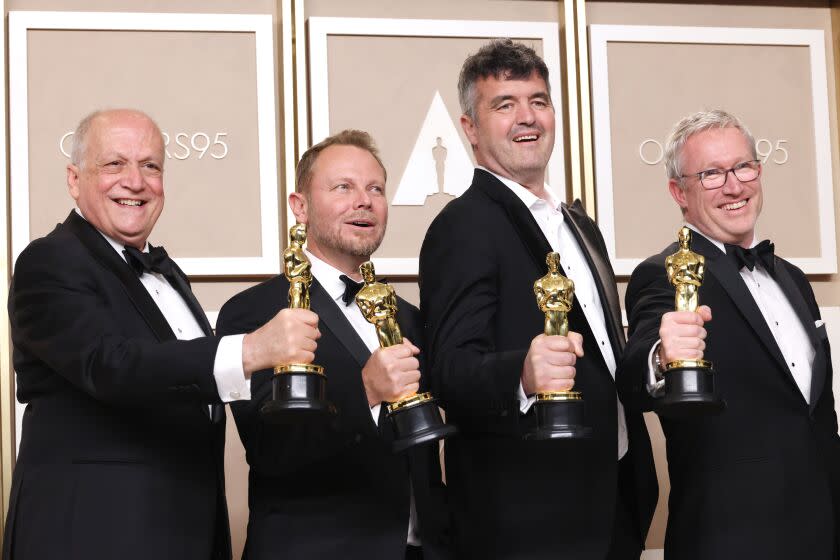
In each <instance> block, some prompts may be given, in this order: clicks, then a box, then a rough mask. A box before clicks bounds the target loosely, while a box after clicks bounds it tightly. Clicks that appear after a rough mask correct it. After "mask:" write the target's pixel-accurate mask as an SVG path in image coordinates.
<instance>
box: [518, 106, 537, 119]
mask: <svg viewBox="0 0 840 560" xmlns="http://www.w3.org/2000/svg"><path fill="white" fill-rule="evenodd" d="M535 115H536V113H535V112H534V108H533V107H531V104H530V103H523V104H521V105H519V106H518V107H517V109H516V122H517V123H519V124H532V123H533V122H534V120H535V119H536V117H535Z"/></svg>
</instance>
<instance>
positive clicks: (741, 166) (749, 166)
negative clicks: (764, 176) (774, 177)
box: [733, 161, 756, 171]
mask: <svg viewBox="0 0 840 560" xmlns="http://www.w3.org/2000/svg"><path fill="white" fill-rule="evenodd" d="M755 168H756V163H755V162H754V161H745V162H744V163H739V164H738V165H736V166H735V167H734V168H733V169H735V170H736V171H737V170H741V169H755Z"/></svg>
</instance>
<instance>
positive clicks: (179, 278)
mask: <svg viewBox="0 0 840 560" xmlns="http://www.w3.org/2000/svg"><path fill="white" fill-rule="evenodd" d="M172 266H173V268H174V274H173V280H174V282H175V283H176V285H175V286H172V287H173V288H175V290H176V291H177V292H178V293H179V294H180V295H181V297H182V298H184V301H185V302H186V304H187V307H189V308H190V311H191V312H192V314H193V316H194V317H195V320H196V321H198V324H199V325H200V326H201V330H202V331H203V332H204V335H205V336H213V327H212V326H211V325H210V321H208V320H207V314H206V313H205V312H204V310H203V309H202V308H201V304H200V303H198V300H197V299H196V297H195V294H193V292H192V287H191V286H190V281H189V279H188V278H187V275H186V274H184V271H183V270H181V267H179V266H178V265H177V264H175V262H174V261H173V263H172Z"/></svg>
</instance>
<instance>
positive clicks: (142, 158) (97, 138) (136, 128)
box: [67, 111, 164, 249]
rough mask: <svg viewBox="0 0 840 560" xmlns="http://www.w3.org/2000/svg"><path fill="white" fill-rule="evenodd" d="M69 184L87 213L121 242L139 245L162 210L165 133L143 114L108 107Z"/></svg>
mask: <svg viewBox="0 0 840 560" xmlns="http://www.w3.org/2000/svg"><path fill="white" fill-rule="evenodd" d="M85 145H86V149H85V150H84V153H83V154H82V161H80V162H79V165H76V164H72V163H71V164H70V165H68V166H67V186H68V188H69V190H70V196H72V197H73V199H74V200H75V201H76V205H77V206H78V207H79V210H81V211H82V214H83V215H84V217H85V219H86V220H87V221H88V222H89V223H90V224H91V225H93V226H94V227H95V228H96V229H98V230H99V231H101V232H102V233H104V234H105V235H107V236H109V237H111V238H113V239H114V240H116V241H118V242H119V243H122V244H124V245H131V246H134V247H137V248H138V249H142V248H143V247H144V246H145V245H146V240H147V239H148V237H149V234H151V232H152V228H154V226H155V222H157V219H158V217H159V216H160V213H161V211H162V210H163V201H164V196H163V157H164V155H163V154H164V152H163V138H162V137H161V134H160V131H159V130H158V128H157V126H156V125H155V124H154V123H153V122H152V121H151V120H150V119H149V118H148V117H146V116H145V115H143V114H141V113H136V112H133V111H109V112H103V113H102V114H100V115H99V116H97V117H96V118H95V119H94V120H93V122H92V123H91V125H90V129H89V130H88V133H87V139H86V143H85Z"/></svg>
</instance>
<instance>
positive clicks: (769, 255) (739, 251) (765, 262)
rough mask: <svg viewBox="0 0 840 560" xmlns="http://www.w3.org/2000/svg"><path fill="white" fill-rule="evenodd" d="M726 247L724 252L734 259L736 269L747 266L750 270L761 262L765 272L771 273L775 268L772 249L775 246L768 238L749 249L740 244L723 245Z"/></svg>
mask: <svg viewBox="0 0 840 560" xmlns="http://www.w3.org/2000/svg"><path fill="white" fill-rule="evenodd" d="M724 246H725V247H726V254H727V255H729V256H730V257H731V258H732V259H733V260H734V261H735V266H736V267H737V268H738V270H741V268H742V267H745V266H746V267H747V268H748V269H750V270H753V269H755V265H756V264H759V263H760V264H761V266H762V267H764V269H765V270H766V271H767V272H770V273H773V271H774V269H775V258H774V251H775V249H776V247H775V246H774V245H773V243H771V242H770V240H769V239H765V240H764V241H762V242H761V243H759V244H758V245H756V246H755V247H753V248H751V249H744V248H743V247H741V246H740V245H729V244H726V245H724Z"/></svg>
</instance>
